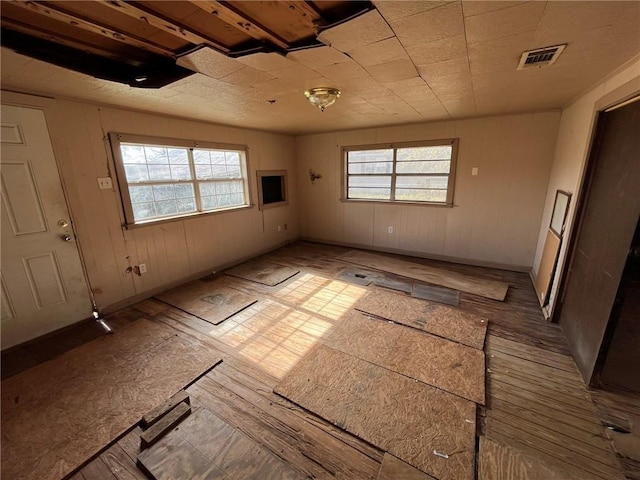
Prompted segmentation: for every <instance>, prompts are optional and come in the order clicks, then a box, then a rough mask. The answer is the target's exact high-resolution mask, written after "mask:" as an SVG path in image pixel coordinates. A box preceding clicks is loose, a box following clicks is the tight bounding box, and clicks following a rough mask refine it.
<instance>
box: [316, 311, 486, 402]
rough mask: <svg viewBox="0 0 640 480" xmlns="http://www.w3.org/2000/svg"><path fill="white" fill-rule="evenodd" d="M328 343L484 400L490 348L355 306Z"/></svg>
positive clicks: (347, 351) (472, 399)
mask: <svg viewBox="0 0 640 480" xmlns="http://www.w3.org/2000/svg"><path fill="white" fill-rule="evenodd" d="M324 343H325V344H326V345H328V346H330V347H331V348H334V349H336V350H340V351H341V352H344V353H347V354H349V355H353V356H355V357H358V358H360V359H362V360H365V361H367V362H371V363H374V364H376V365H379V366H381V367H384V368H387V369H389V370H392V371H394V372H397V373H400V374H402V375H405V376H407V377H410V378H414V379H416V380H420V381H421V382H424V383H428V384H429V385H432V386H434V387H437V388H439V389H441V390H445V391H447V392H449V393H453V394H454V395H458V396H460V397H463V398H466V399H467V400H471V401H472V402H476V403H479V404H484V353H483V352H482V351H481V350H478V349H475V348H471V347H468V346H466V345H461V344H459V343H456V342H451V341H449V340H446V339H444V338H441V337H436V336H433V335H429V334H427V333H423V332H420V331H418V330H415V329H413V328H408V327H405V326H403V325H398V324H392V323H388V322H386V321H384V320H378V319H374V318H370V317H369V318H367V317H365V316H364V315H362V314H360V313H358V312H354V313H353V314H351V315H349V316H348V317H346V318H344V319H343V320H342V321H341V322H340V325H339V326H338V327H337V328H336V329H335V330H334V331H333V332H332V333H331V334H330V335H329V336H328V338H327V339H326V340H325V341H324Z"/></svg>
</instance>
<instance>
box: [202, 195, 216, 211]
mask: <svg viewBox="0 0 640 480" xmlns="http://www.w3.org/2000/svg"><path fill="white" fill-rule="evenodd" d="M201 200H202V209H203V210H213V209H214V208H218V202H217V197H216V196H215V195H211V196H208V197H202V198H201Z"/></svg>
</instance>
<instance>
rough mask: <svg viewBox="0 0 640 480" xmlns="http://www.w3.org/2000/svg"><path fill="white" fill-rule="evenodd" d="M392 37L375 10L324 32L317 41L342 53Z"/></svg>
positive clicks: (390, 31)
mask: <svg viewBox="0 0 640 480" xmlns="http://www.w3.org/2000/svg"><path fill="white" fill-rule="evenodd" d="M393 36H394V33H393V31H392V30H391V28H389V25H388V24H387V22H386V21H385V20H384V18H382V16H381V15H380V13H379V12H378V11H377V10H371V11H370V12H367V13H365V14H363V15H360V16H358V17H356V18H354V19H353V20H350V21H349V22H345V23H343V24H341V25H338V26H336V27H332V28H329V29H327V30H324V31H322V32H321V33H320V35H318V40H320V41H321V42H322V43H325V44H326V45H330V46H332V47H334V48H337V49H338V50H340V51H342V52H349V51H351V50H354V49H356V48H358V47H363V46H365V45H369V44H371V43H376V42H379V41H381V40H385V39H387V38H391V37H393Z"/></svg>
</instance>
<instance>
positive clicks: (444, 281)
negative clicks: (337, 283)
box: [337, 250, 509, 301]
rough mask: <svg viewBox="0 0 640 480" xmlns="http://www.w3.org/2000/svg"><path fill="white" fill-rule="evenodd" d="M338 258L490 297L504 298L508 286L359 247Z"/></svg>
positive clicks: (494, 298)
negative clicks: (363, 249)
mask: <svg viewBox="0 0 640 480" xmlns="http://www.w3.org/2000/svg"><path fill="white" fill-rule="evenodd" d="M337 258H338V259H339V260H343V261H345V262H349V263H355V264H357V265H364V266H365V267H369V268H375V269H377V270H383V271H385V272H391V273H395V274H396V275H401V276H403V277H409V278H415V279H416V280H421V281H423V282H426V283H433V284H435V285H440V286H441V287H446V288H452V289H454V290H460V291H461V292H466V293H472V294H474V295H480V296H481V297H486V298H490V299H492V300H500V301H503V300H504V299H505V297H506V296H507V290H508V289H509V285H508V284H506V283H504V282H499V281H497V280H491V279H488V278H480V277H472V276H470V275H464V274H462V273H457V272H451V271H449V270H445V269H443V268H435V267H429V266H427V265H421V264H419V263H414V262H408V261H406V260H399V259H396V258H390V257H385V256H382V255H376V254H375V253H369V252H363V251H360V250H350V251H348V252H346V253H344V254H342V255H340V256H339V257H337Z"/></svg>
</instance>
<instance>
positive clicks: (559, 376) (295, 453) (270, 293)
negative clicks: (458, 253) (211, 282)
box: [3, 242, 640, 480]
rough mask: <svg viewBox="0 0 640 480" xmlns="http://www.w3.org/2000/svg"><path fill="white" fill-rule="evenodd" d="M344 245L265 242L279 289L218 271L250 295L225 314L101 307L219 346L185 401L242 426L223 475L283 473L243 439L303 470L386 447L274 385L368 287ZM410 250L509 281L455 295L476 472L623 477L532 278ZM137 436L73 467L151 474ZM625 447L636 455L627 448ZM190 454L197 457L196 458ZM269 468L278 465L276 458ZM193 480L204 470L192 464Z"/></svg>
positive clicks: (314, 473)
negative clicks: (473, 347) (473, 371)
mask: <svg viewBox="0 0 640 480" xmlns="http://www.w3.org/2000/svg"><path fill="white" fill-rule="evenodd" d="M346 251H347V249H345V248H341V247H334V246H326V245H319V244H311V243H304V242H298V243H295V244H293V245H290V246H288V247H285V248H281V249H279V250H277V251H275V252H272V253H271V254H269V255H267V256H266V258H268V259H270V260H271V261H274V262H278V263H281V264H283V265H288V266H292V267H295V268H298V269H300V273H299V274H298V275H296V276H295V277H293V278H291V279H290V280H287V281H286V282H285V283H283V284H282V285H279V286H278V287H269V286H266V285H260V284H257V283H253V282H249V281H246V280H242V279H239V278H234V277H226V279H225V284H226V285H228V286H230V287H231V288H235V289H237V290H240V291H243V292H246V293H249V294H251V295H252V296H254V297H256V298H258V302H257V303H256V304H254V305H252V306H251V307H249V308H247V309H245V310H243V311H242V312H240V313H239V314H237V315H235V316H233V317H231V318H229V319H228V320H225V321H224V322H223V323H221V324H220V325H215V326H214V325H212V324H210V323H207V322H204V321H202V320H200V319H198V318H196V317H193V316H191V315H189V314H187V313H185V312H183V311H181V310H178V309H176V308H174V307H171V306H170V305H167V304H165V303H163V302H161V301H159V300H156V299H149V300H146V301H143V302H140V303H138V304H136V305H134V306H132V307H130V308H127V309H125V310H123V311H121V312H117V313H115V314H113V315H111V316H110V317H109V318H108V320H109V321H110V322H111V323H112V324H114V325H122V324H124V323H127V322H130V321H132V320H135V319H137V318H146V319H148V320H150V321H152V322H159V323H162V324H164V325H167V326H170V327H172V328H174V329H176V330H178V331H180V332H183V333H184V334H186V335H188V336H190V337H192V338H194V339H197V340H198V341H200V342H202V343H205V344H206V345H209V346H211V348H215V349H217V350H218V351H220V352H221V354H222V356H223V363H222V364H221V365H219V366H217V367H216V368H214V369H213V370H212V371H210V372H209V373H208V374H206V375H205V376H204V377H202V378H200V379H199V380H198V381H197V382H195V383H194V384H193V385H191V386H189V387H188V388H187V392H188V393H189V395H190V397H191V399H192V407H193V408H194V410H196V411H197V410H198V409H201V410H206V411H208V412H210V413H211V414H213V415H215V417H217V418H218V419H219V420H220V421H222V422H224V424H226V425H228V426H230V427H232V428H233V429H235V430H237V431H239V432H242V434H243V435H242V438H243V439H244V440H243V442H238V445H239V446H238V447H237V451H235V452H233V456H234V458H235V460H233V459H232V460H229V463H228V465H230V466H229V467H228V468H229V469H230V470H225V472H226V475H227V477H224V478H279V477H278V476H277V475H278V474H277V473H276V474H273V475H274V476H264V477H251V476H247V475H248V474H247V473H246V471H244V470H242V469H240V464H241V463H242V461H240V460H238V458H240V459H244V463H245V466H246V462H247V461H250V460H247V459H249V458H251V457H249V454H250V453H249V452H250V450H251V448H259V449H260V451H262V450H264V451H265V452H266V453H267V454H268V456H273V457H275V458H276V459H277V460H278V461H281V462H284V463H285V464H286V465H287V467H288V468H290V469H292V470H293V471H294V472H297V474H299V478H345V479H376V478H378V474H379V471H380V468H381V463H382V460H383V457H384V456H385V452H383V451H381V450H380V449H378V448H376V447H374V446H372V445H370V444H368V443H366V442H364V441H362V440H360V439H358V438H356V437H354V436H352V435H350V434H348V433H346V432H344V431H343V430H341V429H340V428H338V427H337V426H334V425H332V424H330V423H329V422H327V421H325V420H323V419H321V418H318V417H316V416H315V415H313V414H312V413H310V412H307V411H305V410H304V409H302V408H300V407H298V406H296V405H295V404H293V403H291V402H289V401H287V400H286V399H284V398H282V397H280V396H278V395H276V394H275V393H273V388H274V387H275V386H276V384H277V383H278V382H279V381H280V380H281V379H282V378H283V377H284V375H286V373H287V372H288V371H289V370H290V369H291V368H292V367H293V366H294V365H295V364H296V363H297V362H298V360H300V359H301V358H302V357H303V356H304V355H305V354H306V352H308V351H309V349H310V348H312V347H313V346H314V345H315V344H316V343H317V342H318V341H320V340H321V339H322V338H323V337H324V336H325V335H326V334H327V333H328V332H329V331H330V330H331V329H332V328H333V327H334V326H335V325H337V323H338V322H339V321H340V318H341V316H342V315H344V314H345V313H346V312H347V311H349V310H350V309H351V308H352V307H353V304H354V303H355V302H356V301H357V299H358V298H360V297H361V296H362V295H363V294H364V293H365V292H366V291H367V287H364V286H361V285H355V284H347V283H344V282H343V281H339V280H336V279H337V277H338V275H339V273H340V272H341V270H342V269H343V268H346V267H349V268H353V265H348V264H345V263H343V262H340V261H339V260H336V257H337V256H338V255H340V254H342V253H344V252H346ZM400 258H401V257H400ZM411 260H412V261H415V262H417V263H424V264H426V265H430V266H436V267H443V266H446V268H447V269H450V270H453V271H456V272H460V273H465V274H469V275H475V276H479V277H485V278H491V279H495V280H500V281H504V282H507V283H508V284H509V285H510V288H509V291H508V293H507V297H506V299H505V301H504V302H497V301H494V300H488V299H485V298H482V297H477V296H474V295H470V294H465V293H463V294H461V296H460V308H461V309H463V310H465V311H468V312H471V313H476V314H479V315H482V316H484V317H486V318H487V319H489V329H488V337H487V342H486V346H485V352H486V364H487V405H486V408H482V409H481V410H480V412H479V415H478V416H479V422H478V425H479V432H478V434H479V435H480V436H481V440H480V442H479V449H480V451H479V453H478V458H479V461H478V465H477V467H478V478H479V479H481V480H489V479H491V480H499V479H510V478H512V479H519V478H525V479H528V480H531V479H540V480H542V479H546V478H549V479H551V478H558V479H570V478H576V479H578V478H579V479H585V480H609V479H616V478H624V476H623V474H622V467H621V465H620V462H619V460H618V458H617V457H616V454H615V453H614V450H613V448H612V444H611V440H610V438H609V436H608V435H607V433H606V432H605V429H604V427H603V425H602V422H601V416H602V412H599V411H598V410H596V408H595V406H594V403H593V401H592V398H591V395H592V392H590V391H589V390H588V389H587V388H586V387H585V385H584V383H583V382H582V380H581V378H580V376H579V373H578V371H577V369H576V366H575V364H574V362H573V360H572V358H571V357H570V355H569V351H568V348H567V344H566V341H565V339H564V336H563V334H562V330H561V328H560V327H559V326H558V325H555V324H552V323H549V322H547V321H546V320H545V319H544V318H543V316H542V313H541V312H540V308H539V305H538V302H537V298H536V295H535V293H534V290H533V287H532V285H531V281H530V279H529V277H528V275H527V274H524V273H517V272H509V271H503V270H495V269H487V268H480V267H471V266H464V265H455V264H448V263H444V262H436V261H428V260H421V259H411ZM389 277H391V278H396V279H398V280H400V279H401V277H394V276H393V275H389ZM31 348H32V349H33V348H34V347H31ZM3 363H4V358H3ZM601 397H602V398H603V399H601V401H600V403H602V404H605V403H607V402H608V405H614V406H618V407H619V408H622V409H623V410H624V409H625V408H628V409H632V408H637V407H638V405H639V404H640V402H637V399H635V398H632V399H629V400H628V401H627V402H626V404H624V402H621V401H618V400H616V398H615V397H609V396H606V395H601ZM625 405H626V407H625ZM637 412H638V411H637V410H636V413H637ZM140 433H141V430H140V429H139V427H135V428H134V429H132V430H131V431H130V432H129V433H128V434H126V435H125V436H124V437H122V438H120V439H119V440H118V441H117V442H115V443H114V444H112V445H110V446H107V447H108V448H106V450H105V451H103V452H102V453H101V454H100V455H99V456H98V457H96V458H94V459H92V460H91V461H89V462H88V463H87V464H86V465H85V466H84V467H83V468H82V469H81V470H80V471H78V472H77V473H76V474H75V475H73V476H72V477H70V478H73V479H75V480H83V479H85V480H93V479H142V478H146V477H145V474H144V473H143V472H142V471H141V470H140V469H139V468H138V467H137V466H136V458H137V455H138V453H139V437H140ZM245 437H246V438H245ZM176 441H177V440H176ZM192 443H193V442H191V443H190V444H192ZM628 443H629V442H628ZM630 443H631V444H630V445H629V446H627V447H626V448H627V449H630V450H634V449H635V448H636V444H635V443H632V442H630ZM242 445H244V446H242ZM243 449H244V450H243ZM243 452H244V454H243ZM196 453H197V454H198V455H200V453H202V452H201V451H200V453H198V452H195V453H194V455H195V454H196ZM229 454H230V453H229V452H227V453H225V455H229ZM627 456H628V457H631V456H632V455H631V454H629V453H628V452H627ZM193 458H194V460H193V462H195V463H193V465H196V464H198V462H200V461H201V460H197V461H196V460H195V458H196V457H195V456H194V457H193ZM269 465H271V466H270V467H269V468H274V467H273V462H271V463H269ZM625 465H626V464H625ZM634 465H635V464H631V466H629V467H628V472H627V474H628V475H629V478H634V479H635V478H638V477H633V476H631V475H633V472H631V468H633V467H634ZM265 468H266V467H265ZM269 471H280V470H269ZM234 472H235V473H234ZM243 472H244V473H243ZM629 472H631V473H629ZM234 475H235V476H234ZM243 475H244V476H243ZM385 475H387V474H386V473H385ZM191 478H200V477H197V476H196V474H195V473H194V474H193V475H192V476H191ZM202 478H205V477H202ZM282 478H284V477H282ZM287 478H288V477H287ZM381 478H392V477H386V476H385V477H381ZM402 478H404V477H402ZM407 478H414V477H407ZM415 478H425V477H424V475H421V476H416V477H415Z"/></svg>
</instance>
